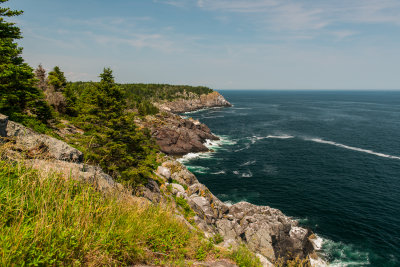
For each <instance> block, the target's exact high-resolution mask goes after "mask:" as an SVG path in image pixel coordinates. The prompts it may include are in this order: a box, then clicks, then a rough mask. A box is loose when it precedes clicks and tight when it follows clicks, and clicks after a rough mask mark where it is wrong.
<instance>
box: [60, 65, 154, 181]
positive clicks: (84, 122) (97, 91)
mask: <svg viewBox="0 0 400 267" xmlns="http://www.w3.org/2000/svg"><path fill="white" fill-rule="evenodd" d="M100 77H101V81H100V82H99V83H91V84H84V85H85V86H83V87H80V86H78V88H80V90H76V89H77V87H76V85H73V84H70V85H68V86H67V88H66V92H65V95H68V96H69V97H67V101H70V102H72V103H73V104H74V105H73V110H72V109H70V111H71V112H72V111H73V112H76V114H77V115H78V116H77V117H76V118H75V119H73V122H74V123H75V124H76V125H77V126H79V127H81V128H82V129H83V130H85V135H84V136H78V137H76V139H75V140H74V141H75V142H77V143H78V144H79V148H80V149H81V150H82V151H83V152H84V153H85V155H86V159H87V160H88V161H89V162H92V163H97V164H100V166H101V167H102V168H103V170H105V171H106V172H108V173H109V174H111V175H112V176H113V177H114V178H116V179H118V180H119V181H123V182H125V183H127V184H130V185H132V186H134V187H135V186H138V185H141V184H144V183H146V182H147V178H148V177H149V176H151V173H152V170H153V169H154V168H155V167H156V164H157V163H156V153H157V152H158V149H157V147H156V145H155V143H154V141H153V140H152V139H151V136H150V132H149V131H148V130H146V129H142V130H140V129H138V128H137V127H136V125H135V124H134V114H132V113H129V112H126V109H127V104H126V100H125V98H124V94H123V91H122V90H121V88H120V87H119V86H118V85H117V84H115V82H114V77H113V75H112V71H111V70H110V69H104V72H103V73H102V74H101V75H100Z"/></svg>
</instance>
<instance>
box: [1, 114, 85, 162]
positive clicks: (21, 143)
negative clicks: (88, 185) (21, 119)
mask: <svg viewBox="0 0 400 267" xmlns="http://www.w3.org/2000/svg"><path fill="white" fill-rule="evenodd" d="M0 133H1V137H5V138H8V139H10V140H12V141H13V142H15V145H16V146H17V147H20V148H21V149H22V150H24V151H27V152H30V153H31V154H33V155H34V157H35V156H37V157H45V158H50V159H56V160H63V161H73V162H81V161H82V160H83V153H82V152H81V151H79V150H77V149H75V148H73V147H71V146H70V145H68V144H67V143H65V142H63V141H61V140H58V139H56V138H54V137H50V136H48V135H45V134H39V133H37V132H35V131H33V130H31V129H29V128H27V127H25V126H23V125H21V124H19V123H16V122H13V121H9V120H8V118H7V116H4V115H1V116H0Z"/></svg>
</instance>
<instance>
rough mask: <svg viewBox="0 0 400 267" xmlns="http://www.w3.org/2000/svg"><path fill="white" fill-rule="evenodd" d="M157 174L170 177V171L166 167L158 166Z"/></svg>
mask: <svg viewBox="0 0 400 267" xmlns="http://www.w3.org/2000/svg"><path fill="white" fill-rule="evenodd" d="M157 174H159V175H162V176H164V177H165V178H167V179H169V178H171V171H170V170H169V169H168V168H167V167H163V166H158V168H157Z"/></svg>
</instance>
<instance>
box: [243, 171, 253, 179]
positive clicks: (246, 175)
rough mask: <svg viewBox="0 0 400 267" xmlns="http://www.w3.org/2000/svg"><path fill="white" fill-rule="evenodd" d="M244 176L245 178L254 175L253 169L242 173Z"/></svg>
mask: <svg viewBox="0 0 400 267" xmlns="http://www.w3.org/2000/svg"><path fill="white" fill-rule="evenodd" d="M242 177H243V178H250V177H253V173H252V172H251V171H249V172H248V173H242Z"/></svg>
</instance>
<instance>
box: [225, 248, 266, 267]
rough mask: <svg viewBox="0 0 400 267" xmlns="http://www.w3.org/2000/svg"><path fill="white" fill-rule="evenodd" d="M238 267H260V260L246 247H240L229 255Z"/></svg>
mask: <svg viewBox="0 0 400 267" xmlns="http://www.w3.org/2000/svg"><path fill="white" fill-rule="evenodd" d="M230 258H231V259H232V260H233V261H235V262H236V264H237V265H238V266H239V267H261V266H262V265H261V262H260V260H259V259H258V258H257V257H256V256H255V255H254V253H252V252H251V251H250V250H249V249H248V248H247V247H246V246H244V245H241V246H239V247H238V248H237V249H236V250H234V251H233V252H232V253H231V254H230Z"/></svg>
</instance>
